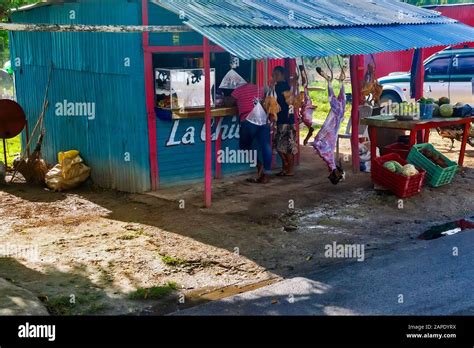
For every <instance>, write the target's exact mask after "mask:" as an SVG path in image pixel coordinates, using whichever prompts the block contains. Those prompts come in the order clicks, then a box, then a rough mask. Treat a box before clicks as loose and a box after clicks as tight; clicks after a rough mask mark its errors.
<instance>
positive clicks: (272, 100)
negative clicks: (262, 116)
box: [263, 88, 281, 122]
mask: <svg viewBox="0 0 474 348" xmlns="http://www.w3.org/2000/svg"><path fill="white" fill-rule="evenodd" d="M263 107H264V109H265V110H266V111H267V114H268V115H269V116H270V117H271V118H272V120H273V121H275V122H276V121H278V113H279V112H280V111H281V107H280V104H278V99H277V94H276V91H275V88H272V89H271V90H270V91H269V92H268V93H267V96H266V97H265V101H264V102H263Z"/></svg>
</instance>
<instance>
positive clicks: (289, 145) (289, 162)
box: [272, 66, 298, 176]
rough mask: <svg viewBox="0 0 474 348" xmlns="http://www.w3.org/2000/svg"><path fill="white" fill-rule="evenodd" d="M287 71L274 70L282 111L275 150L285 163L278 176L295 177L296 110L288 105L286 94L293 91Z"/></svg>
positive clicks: (296, 150) (275, 139)
mask: <svg viewBox="0 0 474 348" xmlns="http://www.w3.org/2000/svg"><path fill="white" fill-rule="evenodd" d="M285 76H286V71H285V68H283V67H282V66H277V67H276V68H275V69H274V70H273V75H272V79H273V82H272V84H273V87H274V88H275V92H276V95H277V101H278V104H279V105H280V108H281V111H280V112H279V113H278V120H277V131H276V133H275V138H274V142H273V147H274V149H275V150H276V151H277V152H278V154H279V155H280V157H281V160H282V163H283V169H282V171H281V172H280V173H278V174H277V175H278V176H293V175H294V165H295V155H296V154H297V153H298V144H297V142H296V128H295V115H294V110H292V108H291V107H290V106H289V105H288V103H287V102H286V98H285V93H288V92H290V91H291V87H290V85H289V84H288V82H287V81H286V79H285V78H286V77H285Z"/></svg>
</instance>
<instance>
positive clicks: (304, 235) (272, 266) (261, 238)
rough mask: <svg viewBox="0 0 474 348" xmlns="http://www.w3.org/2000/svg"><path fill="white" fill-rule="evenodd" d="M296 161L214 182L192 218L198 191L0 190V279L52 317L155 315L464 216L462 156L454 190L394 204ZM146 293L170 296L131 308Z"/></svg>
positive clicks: (319, 166)
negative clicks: (259, 176)
mask: <svg viewBox="0 0 474 348" xmlns="http://www.w3.org/2000/svg"><path fill="white" fill-rule="evenodd" d="M432 142H433V143H434V145H435V147H437V148H438V149H440V150H441V151H442V152H444V153H445V154H447V156H448V157H450V158H452V159H455V160H457V156H458V152H459V143H457V144H456V147H455V148H454V149H453V151H449V145H450V141H448V140H443V139H440V138H439V137H437V136H433V137H432ZM348 146H349V144H344V147H343V149H342V150H343V151H344V152H347V153H348V152H349V148H348ZM302 150H303V151H302V157H301V166H300V167H299V168H298V171H297V175H296V176H295V177H291V178H276V177H275V178H272V181H271V182H270V184H268V185H254V184H250V183H247V182H245V178H246V176H238V177H232V178H226V179H224V180H221V181H216V182H215V183H214V197H213V199H214V201H213V202H214V204H213V208H212V209H204V208H203V207H202V185H192V186H181V187H177V188H172V189H166V190H160V191H158V192H156V193H152V194H146V195H136V194H126V193H121V192H115V191H107V190H101V189H97V188H94V187H93V186H91V185H86V186H84V187H82V188H80V189H78V190H75V191H71V192H68V193H53V192H50V191H48V190H45V189H44V188H41V187H32V186H26V185H24V184H21V183H17V184H10V185H8V186H2V187H0V221H1V224H0V246H4V248H3V249H0V252H2V250H3V254H4V255H6V256H9V257H4V258H0V278H4V279H6V280H8V281H10V282H12V283H14V284H15V285H17V286H20V287H22V288H24V289H27V290H29V291H30V292H32V293H33V294H35V295H36V296H38V297H39V298H40V299H41V300H42V301H43V302H44V304H45V305H46V306H47V307H48V310H49V311H50V313H52V314H59V315H60V314H111V315H112V314H144V315H148V314H151V315H155V314H166V313H169V312H172V311H175V310H178V309H180V308H185V307H188V306H192V305H195V304H198V303H201V302H203V301H208V300H213V299H217V298H221V297H224V296H228V295H232V294H234V293H238V292H242V291H247V290H249V289H253V288H255V287H259V286H264V285H267V284H269V283H271V282H274V281H278V280H280V279H282V278H286V277H294V276H300V275H304V274H307V273H310V272H316V271H318V270H321V269H323V268H325V267H329V266H334V267H337V265H338V264H339V263H344V262H353V261H351V260H341V259H331V258H326V257H325V256H324V247H325V245H327V244H330V243H332V242H333V241H336V242H337V243H363V244H364V245H365V246H366V257H370V256H371V255H373V254H375V253H380V252H385V251H386V250H387V249H393V248H396V247H397V244H398V243H402V242H407V241H408V242H409V241H411V240H414V239H416V237H417V236H418V235H419V234H420V233H421V232H423V231H424V230H425V229H426V228H427V227H428V226H430V225H432V224H436V223H440V222H445V221H449V220H452V219H457V218H462V217H466V216H471V215H474V214H473V213H474V195H473V191H474V185H473V184H474V169H473V168H474V148H472V147H471V148H470V147H469V146H468V152H467V157H466V160H465V166H466V168H464V170H463V171H462V173H460V174H458V175H457V176H456V178H455V180H454V183H453V184H451V185H448V186H444V187H441V188H436V189H434V188H428V187H427V188H425V190H424V191H423V192H422V193H421V194H420V195H418V196H416V197H413V198H411V199H406V200H403V201H402V202H400V200H399V199H398V198H397V197H395V196H393V195H391V194H388V193H385V192H377V191H375V190H374V189H373V185H372V183H371V180H370V174H366V173H360V174H352V172H351V171H350V168H349V164H347V165H346V167H347V168H346V169H347V170H348V173H347V178H346V181H344V182H342V183H340V184H339V185H337V186H333V185H332V184H330V182H329V180H328V179H327V174H328V173H327V170H326V168H325V166H324V165H323V163H322V161H321V160H320V159H319V157H317V156H316V155H315V154H314V153H313V150H312V149H311V148H310V147H304V148H303V149H302ZM183 203H184V207H183ZM5 250H6V251H5ZM25 250H28V251H30V252H25ZM31 251H33V252H31ZM0 257H1V255H0ZM153 287H163V289H166V288H167V287H169V290H170V291H163V295H162V296H159V297H152V296H151V295H150V297H147V296H148V295H145V297H147V298H146V299H145V298H144V299H143V300H137V299H130V294H131V293H133V292H134V291H135V290H137V289H139V288H143V289H149V288H153ZM175 288H176V289H175ZM145 293H146V294H148V293H150V294H152V291H151V290H150V291H149V292H148V291H145Z"/></svg>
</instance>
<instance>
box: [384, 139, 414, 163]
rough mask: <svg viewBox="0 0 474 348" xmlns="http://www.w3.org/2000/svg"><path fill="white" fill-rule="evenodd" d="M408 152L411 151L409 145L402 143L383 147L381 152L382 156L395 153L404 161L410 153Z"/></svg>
mask: <svg viewBox="0 0 474 348" xmlns="http://www.w3.org/2000/svg"><path fill="white" fill-rule="evenodd" d="M410 150H411V147H410V145H407V144H403V143H395V144H391V145H387V146H385V147H384V148H383V150H382V155H388V154H390V153H396V154H398V155H400V157H401V158H403V159H404V160H406V159H407V158H408V154H409V153H410Z"/></svg>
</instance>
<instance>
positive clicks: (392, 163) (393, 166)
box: [383, 161, 403, 173]
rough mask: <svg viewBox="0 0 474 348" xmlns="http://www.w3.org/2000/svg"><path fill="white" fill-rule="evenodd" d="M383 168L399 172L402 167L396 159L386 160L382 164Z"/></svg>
mask: <svg viewBox="0 0 474 348" xmlns="http://www.w3.org/2000/svg"><path fill="white" fill-rule="evenodd" d="M383 166H384V168H386V169H388V170H390V171H391V172H392V173H401V171H402V169H403V167H402V165H401V164H400V163H398V162H397V161H388V162H385V163H384V164H383Z"/></svg>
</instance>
